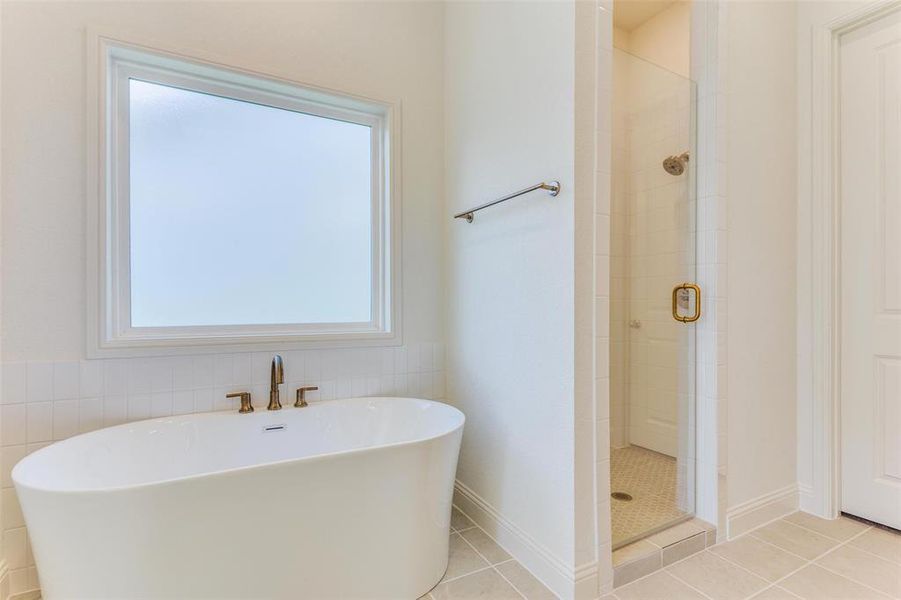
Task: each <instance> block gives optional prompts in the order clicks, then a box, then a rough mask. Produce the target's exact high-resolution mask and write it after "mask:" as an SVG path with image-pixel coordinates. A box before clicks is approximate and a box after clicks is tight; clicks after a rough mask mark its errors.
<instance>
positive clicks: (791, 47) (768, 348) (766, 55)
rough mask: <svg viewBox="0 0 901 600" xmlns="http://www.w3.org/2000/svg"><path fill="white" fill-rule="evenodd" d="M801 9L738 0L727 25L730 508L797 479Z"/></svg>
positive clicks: (785, 486)
mask: <svg viewBox="0 0 901 600" xmlns="http://www.w3.org/2000/svg"><path fill="white" fill-rule="evenodd" d="M795 11H796V6H795V5H794V4H793V3H787V2H749V3H731V4H730V5H729V12H728V20H727V31H726V32H725V33H726V35H727V40H728V57H727V58H726V59H725V63H724V66H725V68H726V70H727V72H728V83H727V85H728V99H727V100H728V104H729V115H728V125H727V131H726V132H725V135H726V138H727V145H728V146H727V160H728V163H729V167H730V168H729V170H728V174H727V197H728V231H729V242H728V244H729V250H728V260H727V264H728V267H727V268H728V270H727V274H726V279H727V286H728V292H727V295H728V298H729V312H728V340H727V349H728V356H729V371H728V396H729V408H728V413H729V414H728V426H729V436H728V474H729V476H728V502H729V507H730V509H733V508H735V507H737V506H740V505H747V503H748V502H750V501H754V500H756V499H759V498H761V497H762V496H765V495H767V494H771V493H773V492H777V491H779V490H783V489H785V488H788V487H791V486H794V485H795V482H796V475H795V457H796V444H795V436H796V430H795V423H796V419H795V408H796V399H795V378H796V374H795V335H794V332H795V320H796V309H795V296H796V279H795V240H796V232H795V222H796V220H795V202H796V116H795V98H796V86H797V79H796V73H795V56H796V54H795V52H796V48H795V41H796V33H795V26H796V25H795V22H796V21H795V18H796V15H795ZM723 243H725V242H723ZM796 501H797V499H796V496H795V502H796Z"/></svg>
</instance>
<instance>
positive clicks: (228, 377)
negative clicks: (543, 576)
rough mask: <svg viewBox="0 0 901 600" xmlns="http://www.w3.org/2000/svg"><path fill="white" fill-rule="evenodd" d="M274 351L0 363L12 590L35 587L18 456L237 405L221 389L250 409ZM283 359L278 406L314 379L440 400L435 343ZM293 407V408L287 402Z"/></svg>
mask: <svg viewBox="0 0 901 600" xmlns="http://www.w3.org/2000/svg"><path fill="white" fill-rule="evenodd" d="M273 354H276V353H269V352H256V353H244V354H218V355H204V356H194V357H192V356H179V357H161V358H135V359H101V360H82V361H57V362H43V361H40V362H39V361H35V362H9V363H5V364H3V383H2V386H3V389H2V392H3V393H2V396H0V413H2V414H0V427H2V430H0V443H2V446H0V488H2V503H0V504H2V515H0V518H2V523H3V532H2V535H3V540H4V543H5V548H6V550H5V551H6V553H7V559H8V561H9V567H10V584H11V586H10V589H11V593H14V594H16V593H21V592H25V591H28V590H32V589H36V588H37V572H36V570H35V567H34V558H33V556H32V554H31V548H30V544H29V542H28V535H27V531H26V529H25V521H24V519H23V517H22V512H21V510H20V508H19V503H18V500H17V499H16V494H15V490H14V489H13V483H12V478H11V475H10V474H11V472H12V468H13V466H15V464H16V463H17V462H19V461H20V460H22V459H23V458H24V457H25V456H27V455H28V454H30V453H31V452H34V451H35V450H38V449H40V448H43V447H44V446H46V445H48V444H50V443H52V442H54V441H59V440H63V439H66V438H68V437H71V436H73V435H77V434H79V433H86V432H89V431H93V430H95V429H99V428H101V427H109V426H112V425H120V424H122V423H127V422H130V421H136V420H140V419H149V418H152V417H166V416H172V415H183V414H189V413H200V412H209V411H217V410H235V411H236V410H237V409H238V400H237V399H234V398H226V397H225V395H226V394H227V393H229V392H237V391H249V392H251V393H252V395H253V405H254V407H255V408H256V409H257V410H266V405H267V404H268V402H269V368H270V363H271V360H272V356H273ZM279 354H281V355H282V358H283V359H284V362H285V383H284V384H283V385H281V386H280V389H281V397H282V404H283V406H285V407H286V409H288V408H287V407H290V406H291V404H292V403H293V401H294V390H295V388H298V387H301V386H302V385H317V386H319V391H317V392H312V393H308V394H307V398H308V399H309V400H310V401H312V402H316V401H320V400H333V399H337V398H348V397H355V396H382V395H386V396H414V397H419V398H429V399H442V398H444V389H445V376H444V357H445V352H444V345H443V344H441V343H437V342H419V343H411V344H408V345H406V346H400V347H396V348H350V349H335V350H304V351H287V352H281V353H279ZM290 409H291V410H293V408H290Z"/></svg>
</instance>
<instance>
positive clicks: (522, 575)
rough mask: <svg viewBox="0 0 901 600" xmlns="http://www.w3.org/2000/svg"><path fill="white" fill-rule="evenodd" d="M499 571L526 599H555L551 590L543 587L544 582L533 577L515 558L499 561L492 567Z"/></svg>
mask: <svg viewBox="0 0 901 600" xmlns="http://www.w3.org/2000/svg"><path fill="white" fill-rule="evenodd" d="M494 568H495V569H497V570H498V571H500V573H501V575H503V576H504V577H506V578H507V581H509V582H510V583H512V584H513V587H515V588H516V589H517V590H519V592H520V593H521V594H522V595H523V596H525V597H526V600H556V599H557V596H555V595H554V594H553V593H552V592H551V590H549V589H547V588H546V587H544V584H543V583H541V582H540V581H538V580H537V579H535V577H534V576H533V575H532V574H531V573H529V571H528V570H527V569H526V568H525V567H523V566H522V565H521V564H519V563H518V562H516V561H515V560H511V561H508V562H505V563H501V564H499V565H497V566H495V567H494Z"/></svg>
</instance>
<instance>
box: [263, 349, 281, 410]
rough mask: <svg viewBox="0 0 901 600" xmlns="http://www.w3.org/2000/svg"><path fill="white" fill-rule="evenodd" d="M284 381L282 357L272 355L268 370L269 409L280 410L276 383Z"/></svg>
mask: <svg viewBox="0 0 901 600" xmlns="http://www.w3.org/2000/svg"><path fill="white" fill-rule="evenodd" d="M280 383H285V367H284V364H283V363H282V357H281V356H279V355H278V354H276V355H275V356H273V357H272V368H271V369H270V370H269V406H268V407H267V408H268V409H269V410H281V408H282V403H281V402H279V401H278V384H280Z"/></svg>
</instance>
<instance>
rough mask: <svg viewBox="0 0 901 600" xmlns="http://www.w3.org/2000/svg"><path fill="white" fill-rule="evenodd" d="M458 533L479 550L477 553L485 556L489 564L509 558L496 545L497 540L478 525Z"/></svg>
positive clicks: (505, 552)
mask: <svg viewBox="0 0 901 600" xmlns="http://www.w3.org/2000/svg"><path fill="white" fill-rule="evenodd" d="M460 535H462V536H463V537H464V538H466V541H467V542H469V543H470V544H472V545H473V546H474V547H475V549H476V550H478V551H479V554H481V555H482V556H484V557H485V558H487V559H488V562H490V563H491V564H493V565H496V564H497V563H499V562H504V561H505V560H510V555H509V554H507V551H506V550H504V549H503V548H501V547H500V546H498V545H497V542H495V541H494V540H493V539H491V538H490V537H489V536H488V534H487V533H485V532H484V531H482V530H481V529H479V528H478V527H473V528H472V529H466V530H465V531H462V532H460Z"/></svg>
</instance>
